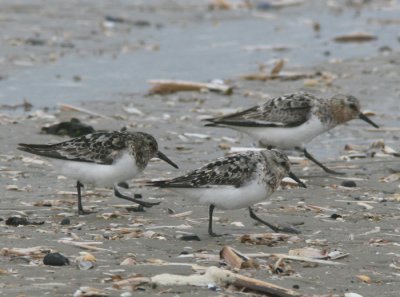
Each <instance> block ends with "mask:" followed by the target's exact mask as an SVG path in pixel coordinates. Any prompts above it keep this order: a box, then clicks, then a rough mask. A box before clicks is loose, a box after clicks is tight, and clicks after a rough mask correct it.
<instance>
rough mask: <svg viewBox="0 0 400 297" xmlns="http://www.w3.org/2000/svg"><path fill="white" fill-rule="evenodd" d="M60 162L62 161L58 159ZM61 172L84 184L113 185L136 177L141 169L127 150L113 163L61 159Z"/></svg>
mask: <svg viewBox="0 0 400 297" xmlns="http://www.w3.org/2000/svg"><path fill="white" fill-rule="evenodd" d="M58 162H60V161H58ZM61 162H62V164H60V166H61V173H62V174H65V175H67V176H70V177H73V178H75V179H76V180H79V181H80V182H81V183H83V184H91V185H94V186H102V187H111V186H113V185H114V184H115V183H118V182H123V181H126V180H129V179H131V178H133V177H135V176H136V175H137V174H138V173H140V171H141V170H139V168H138V167H137V165H136V163H135V160H134V159H133V157H132V156H131V155H129V154H128V153H127V152H125V153H123V155H122V156H121V158H119V159H118V160H116V161H115V162H114V163H113V164H111V165H102V164H95V163H89V162H75V161H61Z"/></svg>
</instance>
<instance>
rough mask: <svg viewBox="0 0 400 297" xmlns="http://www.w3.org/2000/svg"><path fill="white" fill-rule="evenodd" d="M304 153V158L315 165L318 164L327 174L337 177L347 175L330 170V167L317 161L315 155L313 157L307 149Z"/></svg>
mask: <svg viewBox="0 0 400 297" xmlns="http://www.w3.org/2000/svg"><path fill="white" fill-rule="evenodd" d="M303 153H304V156H305V157H306V158H307V159H309V160H310V161H312V162H314V163H315V164H317V165H318V166H319V167H321V168H322V169H323V170H324V171H325V172H327V173H330V174H337V175H343V174H345V173H343V172H338V171H335V170H332V169H329V168H328V167H326V166H324V165H323V164H322V163H321V162H319V161H318V160H317V159H315V158H314V157H313V155H311V154H310V153H309V152H308V151H307V150H306V148H303Z"/></svg>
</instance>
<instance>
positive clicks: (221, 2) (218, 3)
mask: <svg viewBox="0 0 400 297" xmlns="http://www.w3.org/2000/svg"><path fill="white" fill-rule="evenodd" d="M208 7H209V9H212V10H214V9H215V10H229V9H232V4H231V3H230V2H229V1H227V0H212V1H211V3H210V4H209V6H208Z"/></svg>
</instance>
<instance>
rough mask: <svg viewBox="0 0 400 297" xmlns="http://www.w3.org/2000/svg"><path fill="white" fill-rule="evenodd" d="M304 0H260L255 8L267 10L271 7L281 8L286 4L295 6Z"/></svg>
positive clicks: (286, 5)
mask: <svg viewBox="0 0 400 297" xmlns="http://www.w3.org/2000/svg"><path fill="white" fill-rule="evenodd" d="M303 3H304V0H268V1H265V0H264V1H261V2H259V3H258V4H257V8H258V9H260V10H269V9H272V8H275V9H281V8H285V7H288V6H296V5H300V4H303Z"/></svg>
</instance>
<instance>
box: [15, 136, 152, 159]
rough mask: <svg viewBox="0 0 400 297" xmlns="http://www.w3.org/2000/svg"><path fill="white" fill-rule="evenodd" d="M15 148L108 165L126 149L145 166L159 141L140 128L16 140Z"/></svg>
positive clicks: (56, 157)
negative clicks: (66, 137) (34, 141)
mask: <svg viewBox="0 0 400 297" xmlns="http://www.w3.org/2000/svg"><path fill="white" fill-rule="evenodd" d="M18 149H20V150H23V151H26V152H29V153H33V154H36V155H41V156H45V157H49V158H55V159H62V160H69V161H78V162H90V163H96V164H105V165H111V164H112V163H113V162H114V161H115V159H116V158H118V157H119V156H120V155H121V153H122V152H123V151H125V150H128V151H129V152H130V153H131V154H132V156H134V157H135V158H136V162H137V164H138V167H145V166H146V165H147V163H148V161H149V160H150V159H151V158H152V157H154V156H155V154H156V152H157V151H158V145H157V142H156V140H155V139H154V137H153V136H151V135H150V134H147V133H143V132H128V131H114V132H96V133H91V134H87V135H84V136H81V137H77V138H73V139H70V140H66V141H63V142H59V143H55V144H24V143H21V144H19V147H18Z"/></svg>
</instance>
